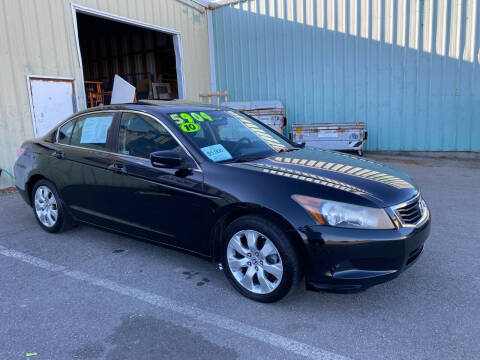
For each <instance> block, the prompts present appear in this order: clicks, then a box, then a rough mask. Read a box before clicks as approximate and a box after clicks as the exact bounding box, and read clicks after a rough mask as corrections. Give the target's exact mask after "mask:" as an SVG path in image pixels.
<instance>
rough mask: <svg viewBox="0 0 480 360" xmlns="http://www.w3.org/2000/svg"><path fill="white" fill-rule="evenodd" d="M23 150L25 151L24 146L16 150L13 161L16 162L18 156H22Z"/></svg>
mask: <svg viewBox="0 0 480 360" xmlns="http://www.w3.org/2000/svg"><path fill="white" fill-rule="evenodd" d="M24 152H25V149H24V148H20V149H18V150H17V154H16V155H15V162H17V160H18V158H19V157H20V156H22V155H23V153H24Z"/></svg>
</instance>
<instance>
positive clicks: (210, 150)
mask: <svg viewBox="0 0 480 360" xmlns="http://www.w3.org/2000/svg"><path fill="white" fill-rule="evenodd" d="M201 150H202V151H203V153H204V154H205V155H207V156H208V158H209V159H210V160H213V161H215V162H216V161H222V160H230V159H231V158H232V155H230V153H229V152H228V150H227V149H225V148H224V147H223V146H222V145H220V144H216V145H210V146H205V147H203V148H201Z"/></svg>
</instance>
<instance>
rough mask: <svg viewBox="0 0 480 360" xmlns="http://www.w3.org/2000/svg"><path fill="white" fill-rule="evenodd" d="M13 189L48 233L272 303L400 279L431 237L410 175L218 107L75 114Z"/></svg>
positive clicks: (39, 147) (23, 154)
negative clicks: (299, 291) (107, 243)
mask: <svg viewBox="0 0 480 360" xmlns="http://www.w3.org/2000/svg"><path fill="white" fill-rule="evenodd" d="M15 179H16V186H17V188H18V190H19V192H20V194H21V195H22V197H23V198H24V199H25V201H26V202H27V203H28V204H29V205H31V206H32V207H33V210H34V214H35V216H36V218H37V220H38V223H39V224H40V226H41V227H42V228H43V229H44V230H46V231H48V232H58V231H61V230H65V229H67V228H68V227H70V226H72V225H73V224H75V223H86V224H91V225H94V226H97V227H100V228H104V229H109V230H113V231H117V232H120V233H123V234H129V235H131V236H134V237H137V238H141V239H146V240H149V241H155V242H159V243H161V244H164V245H167V246H171V247H175V248H178V249H182V250H184V251H187V252H191V253H195V254H198V255H200V256H202V257H205V258H207V259H210V260H212V261H213V262H214V263H215V264H218V266H219V267H220V268H223V271H224V272H225V275H226V277H227V278H228V279H229V281H230V282H231V283H232V285H233V286H234V287H235V288H236V289H237V290H238V291H239V292H240V293H242V294H243V295H245V296H247V297H249V298H251V299H254V300H258V301H263V302H272V301H276V300H279V299H281V298H282V297H284V296H285V295H287V294H289V293H290V292H291V291H292V290H293V289H294V288H295V286H296V285H297V284H298V283H299V282H300V280H301V279H302V278H303V277H305V280H306V284H307V288H308V289H311V290H319V289H325V290H335V291H355V290H362V289H366V288H368V287H370V286H372V285H375V284H378V283H381V282H384V281H386V280H389V279H393V278H395V277H396V276H397V275H398V274H399V273H400V272H402V271H403V270H404V269H406V268H407V267H409V266H410V265H411V264H412V263H413V262H414V261H415V260H416V259H417V258H418V256H419V255H420V254H421V252H422V250H423V244H424V242H425V240H426V238H427V236H428V234H429V231H430V214H429V210H428V208H427V205H426V204H425V202H424V200H423V199H422V197H421V195H420V193H419V190H418V187H417V186H416V185H415V183H414V182H413V181H412V180H411V179H410V178H409V177H408V176H407V175H406V174H404V173H402V172H399V171H396V170H392V169H391V168H389V167H386V166H384V165H382V164H379V163H377V162H374V161H371V160H367V159H362V158H358V157H355V156H351V155H347V154H344V153H337V152H332V151H322V150H318V149H313V148H304V147H302V146H301V145H299V144H295V143H293V142H291V141H289V140H288V139H286V138H284V137H283V136H281V135H280V134H278V133H276V132H274V131H272V130H271V129H270V128H268V127H266V126H264V125H263V124H262V123H260V122H258V121H256V120H255V119H252V118H250V117H248V116H246V115H244V114H242V113H240V112H237V111H233V110H230V109H224V108H215V107H209V106H199V105H193V104H189V105H178V104H177V105H152V104H130V105H117V106H105V107H100V108H93V109H89V110H87V111H83V112H80V113H78V114H75V115H73V116H72V117H70V118H69V119H67V120H65V121H64V122H63V123H61V124H60V125H59V126H58V127H57V128H55V129H53V130H52V131H51V132H49V133H48V134H47V135H46V136H44V137H42V138H39V139H35V140H30V141H26V142H25V143H24V144H23V145H22V147H21V149H20V150H19V152H18V159H17V161H16V163H15Z"/></svg>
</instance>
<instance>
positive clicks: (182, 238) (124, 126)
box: [111, 112, 213, 254]
mask: <svg viewBox="0 0 480 360" xmlns="http://www.w3.org/2000/svg"><path fill="white" fill-rule="evenodd" d="M116 147H117V148H116V150H117V154H116V155H115V159H114V162H113V163H112V164H111V166H112V167H115V169H116V170H115V174H116V176H115V180H114V186H113V188H112V189H113V191H114V196H113V198H114V200H113V206H112V216H114V217H115V218H116V220H117V221H118V229H123V230H126V231H128V232H130V233H133V234H134V235H136V236H141V237H148V238H149V239H153V240H157V241H160V242H163V243H168V244H171V245H174V246H176V247H180V248H184V249H188V250H192V251H195V252H198V253H202V254H208V252H209V247H208V231H209V229H208V228H207V227H206V221H205V219H206V218H207V217H208V216H209V215H211V214H212V209H213V206H211V204H212V201H213V200H212V196H210V195H208V194H206V193H204V191H203V173H202V171H201V169H200V168H199V167H198V165H197V163H196V162H195V160H194V159H193V158H192V157H191V156H190V155H189V154H188V153H187V152H186V150H185V148H184V147H183V145H181V144H180V143H179V141H178V140H177V139H176V138H175V137H174V136H173V134H172V133H171V132H170V131H169V130H168V129H167V128H166V127H165V126H164V125H163V124H162V122H161V121H160V120H159V119H157V118H155V117H153V116H149V115H144V114H140V113H137V112H124V113H123V114H122V117H121V119H119V120H118V136H117V144H116ZM160 150H174V151H178V152H180V153H183V154H185V155H186V156H187V158H188V159H189V161H190V167H191V170H190V171H179V170H178V169H170V168H157V167H154V166H152V164H151V162H150V153H152V152H155V151H160Z"/></svg>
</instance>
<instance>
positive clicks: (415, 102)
mask: <svg viewBox="0 0 480 360" xmlns="http://www.w3.org/2000/svg"><path fill="white" fill-rule="evenodd" d="M213 26H214V39H215V63H216V79H217V90H219V91H223V90H226V91H228V94H229V100H232V101H249V100H277V99H278V100H281V101H282V102H283V103H284V104H285V106H286V111H287V120H288V123H289V124H291V123H294V122H299V123H311V122H353V121H362V122H366V123H367V129H368V131H369V139H368V141H367V149H369V150H419V151H480V66H479V62H480V50H479V45H480V0H297V1H295V0H256V1H253V0H250V1H245V2H241V3H239V4H235V5H229V6H224V7H221V8H219V9H216V10H214V11H213ZM288 129H289V127H288Z"/></svg>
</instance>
